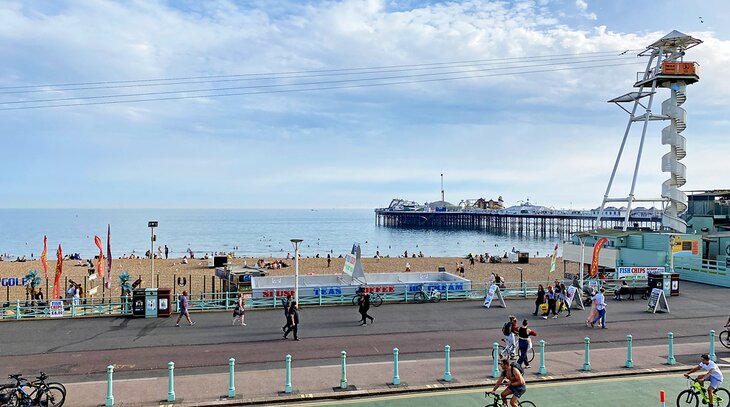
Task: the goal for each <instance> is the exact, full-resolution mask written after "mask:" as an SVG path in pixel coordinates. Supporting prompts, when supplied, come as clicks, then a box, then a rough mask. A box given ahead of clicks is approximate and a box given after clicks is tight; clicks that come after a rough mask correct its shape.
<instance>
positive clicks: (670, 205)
mask: <svg viewBox="0 0 730 407" xmlns="http://www.w3.org/2000/svg"><path fill="white" fill-rule="evenodd" d="M686 88H687V85H685V84H683V83H673V84H672V85H671V86H670V90H671V96H670V98H669V99H667V100H665V101H664V102H663V103H662V115H663V116H666V117H668V118H669V120H671V123H670V124H669V126H667V127H665V128H664V129H662V144H663V145H668V146H669V147H670V151H669V152H668V153H666V154H664V156H663V157H662V172H668V173H669V179H668V180H666V181H664V182H663V183H662V198H664V199H666V200H667V206H666V208H665V209H664V213H663V214H662V226H663V227H665V228H668V229H672V230H676V231H679V232H685V231H686V230H687V222H686V221H685V220H684V219H682V218H680V215H681V214H682V213H684V212H685V211H686V210H687V194H685V193H684V192H682V191H680V190H679V188H681V187H682V186H683V185H684V184H686V183H687V167H686V166H685V165H684V164H682V163H681V162H679V161H680V160H682V159H683V158H684V157H685V156H686V155H687V149H686V144H687V139H686V138H685V137H684V136H683V135H682V132H683V131H684V130H685V129H686V128H687V121H686V119H687V111H686V110H684V109H683V108H682V107H681V106H682V104H684V102H686V101H687V94H686V93H685V91H686Z"/></svg>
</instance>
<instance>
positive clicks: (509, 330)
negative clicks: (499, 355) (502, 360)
mask: <svg viewBox="0 0 730 407" xmlns="http://www.w3.org/2000/svg"><path fill="white" fill-rule="evenodd" d="M516 332H517V318H516V317H515V316H514V315H510V316H509V321H508V322H505V324H504V325H503V326H502V335H504V342H505V349H506V350H507V351H508V352H509V355H510V358H512V359H514V358H515V351H516V350H515V336H514V334H515V333H516Z"/></svg>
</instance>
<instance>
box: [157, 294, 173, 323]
mask: <svg viewBox="0 0 730 407" xmlns="http://www.w3.org/2000/svg"><path fill="white" fill-rule="evenodd" d="M171 292H172V290H171V289H169V288H158V289H157V316H158V317H165V318H169V317H170V314H171V312H172V293H171Z"/></svg>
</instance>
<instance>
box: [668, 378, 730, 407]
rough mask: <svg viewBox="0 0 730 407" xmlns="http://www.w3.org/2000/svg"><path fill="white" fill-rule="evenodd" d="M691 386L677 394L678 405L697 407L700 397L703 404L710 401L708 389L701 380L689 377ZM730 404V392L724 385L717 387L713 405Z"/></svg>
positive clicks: (681, 406) (680, 406) (722, 406)
mask: <svg viewBox="0 0 730 407" xmlns="http://www.w3.org/2000/svg"><path fill="white" fill-rule="evenodd" d="M688 379H689V382H690V385H689V388H688V389H687V390H682V391H681V392H680V393H679V395H678V396H677V407H685V406H686V407H690V406H694V407H697V406H699V405H700V397H701V398H702V404H704V405H707V404H708V403H709V402H710V398H709V395H708V394H707V389H705V386H703V385H702V382H700V381H699V380H697V379H695V378H693V377H689V378H688ZM728 405H730V392H728V391H727V389H724V388H722V387H720V388H717V389H715V394H714V397H713V406H720V407H728Z"/></svg>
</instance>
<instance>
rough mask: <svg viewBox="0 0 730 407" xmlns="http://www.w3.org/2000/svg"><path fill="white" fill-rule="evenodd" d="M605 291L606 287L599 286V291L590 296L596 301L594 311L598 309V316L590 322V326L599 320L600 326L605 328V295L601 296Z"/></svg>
mask: <svg viewBox="0 0 730 407" xmlns="http://www.w3.org/2000/svg"><path fill="white" fill-rule="evenodd" d="M605 292H606V289H605V288H603V287H601V290H600V292H599V293H598V294H596V295H594V296H593V298H591V299H592V300H593V301H594V302H595V303H596V311H598V316H597V317H596V319H594V320H593V321H592V322H591V328H593V324H595V323H596V322H598V321H599V320H600V321H601V328H604V329H605V328H606V297H604V296H603V293H605Z"/></svg>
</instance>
